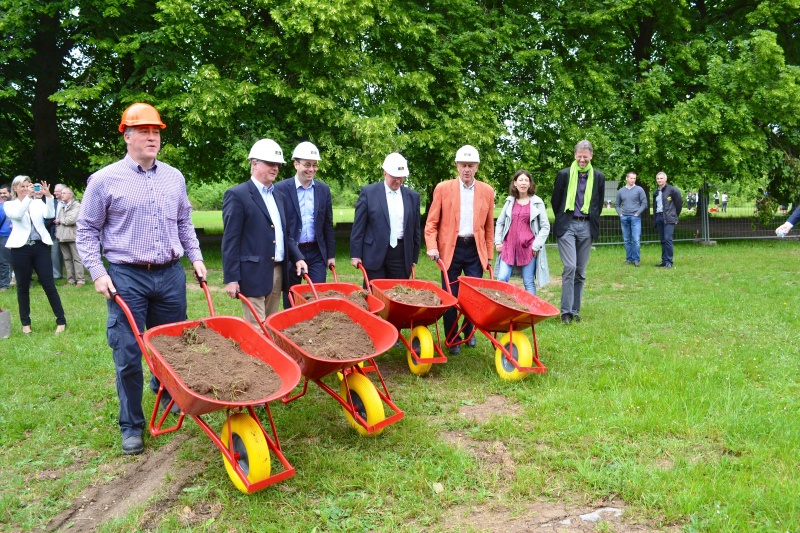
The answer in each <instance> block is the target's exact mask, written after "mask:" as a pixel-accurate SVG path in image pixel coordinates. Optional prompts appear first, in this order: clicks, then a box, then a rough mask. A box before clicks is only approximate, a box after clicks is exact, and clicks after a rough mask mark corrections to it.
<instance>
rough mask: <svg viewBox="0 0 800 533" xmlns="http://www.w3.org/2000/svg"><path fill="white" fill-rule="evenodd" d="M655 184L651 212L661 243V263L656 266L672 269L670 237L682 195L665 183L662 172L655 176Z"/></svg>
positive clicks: (679, 208) (676, 221)
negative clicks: (656, 185)
mask: <svg viewBox="0 0 800 533" xmlns="http://www.w3.org/2000/svg"><path fill="white" fill-rule="evenodd" d="M656 184H658V187H656V189H655V190H654V191H653V212H654V214H655V219H656V222H655V225H656V228H657V229H658V238H659V240H660V241H661V262H660V263H658V264H657V265H656V266H657V267H660V268H672V250H673V248H672V235H673V233H674V232H675V224H677V223H678V216H679V215H680V214H681V208H682V207H683V195H682V194H681V191H680V190H678V189H677V188H676V187H673V186H672V185H670V184H669V183H667V175H666V174H665V173H664V172H659V173H658V174H656Z"/></svg>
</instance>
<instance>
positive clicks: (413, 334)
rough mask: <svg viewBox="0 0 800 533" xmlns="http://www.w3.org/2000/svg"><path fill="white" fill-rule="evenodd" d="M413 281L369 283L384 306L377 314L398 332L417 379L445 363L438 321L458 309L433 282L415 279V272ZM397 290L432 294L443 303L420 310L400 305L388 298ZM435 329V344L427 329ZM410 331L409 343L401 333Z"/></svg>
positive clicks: (399, 280)
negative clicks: (432, 327)
mask: <svg viewBox="0 0 800 533" xmlns="http://www.w3.org/2000/svg"><path fill="white" fill-rule="evenodd" d="M411 276H412V279H374V280H371V281H370V287H372V293H373V294H374V295H375V297H376V298H378V299H379V300H380V301H381V302H382V303H383V306H384V307H383V310H381V311H380V312H379V313H378V316H380V317H381V318H382V319H384V320H386V321H387V322H389V323H390V324H392V325H393V326H394V327H395V328H397V333H398V335H399V337H400V340H401V341H402V342H403V344H404V345H405V347H406V359H407V360H408V368H409V370H411V373H412V374H416V375H418V376H421V375H424V374H427V373H428V372H430V370H431V367H432V366H433V364H434V363H446V362H447V357H445V355H444V353H443V352H442V349H441V348H440V344H441V338H440V337H439V324H438V320H439V318H440V317H441V316H442V315H443V314H444V313H445V311H447V310H448V309H449V308H450V307H452V306H454V305H456V302H457V300H456V298H455V296H453V295H452V294H450V293H449V292H447V291H444V290H443V289H442V288H441V287H439V286H437V285H436V284H435V283H433V282H431V281H425V280H420V279H414V278H415V277H414V270H413V267H412V271H411ZM397 287H405V288H407V289H411V290H415V291H419V290H426V291H431V292H433V293H434V294H436V296H438V297H439V299H440V300H441V301H442V302H441V304H440V305H433V306H419V305H413V304H407V303H403V302H398V301H397V300H393V299H392V298H390V297H389V293H390V292H392V291H393V290H394V289H396V288H397ZM431 324H435V325H436V342H434V341H433V336H432V335H431V332H430V330H429V329H428V326H429V325H431ZM405 328H408V329H409V330H410V333H409V337H408V339H406V338H405V337H404V336H403V334H402V332H401V331H400V330H401V329H405Z"/></svg>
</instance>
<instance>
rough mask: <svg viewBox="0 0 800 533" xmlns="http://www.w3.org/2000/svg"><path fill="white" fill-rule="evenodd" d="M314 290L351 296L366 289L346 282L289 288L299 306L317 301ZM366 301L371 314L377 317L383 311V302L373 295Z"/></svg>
mask: <svg viewBox="0 0 800 533" xmlns="http://www.w3.org/2000/svg"><path fill="white" fill-rule="evenodd" d="M314 290H316V291H317V294H319V293H321V292H325V291H336V292H341V293H342V294H344V295H345V296H350V295H351V294H353V293H354V292H356V291H361V290H364V289H363V288H362V287H359V286H358V285H356V284H355V283H344V282H332V283H315V284H314V286H313V287H312V286H311V285H304V284H301V285H293V286H292V287H290V288H289V292H290V293H291V294H292V296H293V297H294V301H295V303H297V305H300V304H304V303H307V302H311V301H313V300H315V299H316V298H314ZM366 301H367V306H368V307H369V312H370V313H373V314H376V315H377V314H378V313H380V312H381V311H382V310H383V302H381V301H380V300H379V299H378V298H376V297H374V296H373V295H371V294H369V293H367V297H366Z"/></svg>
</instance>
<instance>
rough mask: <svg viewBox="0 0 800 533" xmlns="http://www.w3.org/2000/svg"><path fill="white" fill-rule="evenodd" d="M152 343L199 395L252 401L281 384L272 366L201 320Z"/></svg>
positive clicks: (269, 393)
mask: <svg viewBox="0 0 800 533" xmlns="http://www.w3.org/2000/svg"><path fill="white" fill-rule="evenodd" d="M151 343H152V344H153V346H154V347H155V348H156V350H158V353H160V354H161V357H163V358H164V360H165V361H166V362H167V363H168V364H169V366H171V367H172V369H173V371H174V372H175V374H177V375H178V376H179V377H180V378H181V379H182V380H183V382H184V383H185V384H186V386H188V387H189V388H190V389H192V390H193V391H194V392H196V393H197V394H200V395H201V396H206V397H209V398H214V399H216V400H225V401H232V402H251V401H256V400H260V399H262V398H267V397H269V396H271V395H272V394H273V393H274V392H275V391H277V390H278V389H280V387H281V378H280V376H278V374H276V373H275V370H273V369H272V367H271V366H269V365H268V364H266V363H265V362H264V361H262V360H260V359H258V358H256V357H253V356H251V355H248V354H246V353H245V352H243V351H242V349H241V348H240V347H239V345H238V344H237V343H235V342H234V341H232V340H231V339H226V338H225V337H223V336H222V335H220V334H219V333H217V332H216V331H214V330H213V329H208V328H207V327H205V324H203V323H200V325H198V326H197V327H195V328H186V329H185V330H183V335H182V336H180V337H170V336H167V335H159V336H156V337H153V338H152V339H151Z"/></svg>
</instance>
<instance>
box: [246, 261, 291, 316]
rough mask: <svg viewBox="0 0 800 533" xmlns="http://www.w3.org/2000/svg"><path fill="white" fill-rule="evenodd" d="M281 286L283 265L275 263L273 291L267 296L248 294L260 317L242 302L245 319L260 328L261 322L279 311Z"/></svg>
mask: <svg viewBox="0 0 800 533" xmlns="http://www.w3.org/2000/svg"><path fill="white" fill-rule="evenodd" d="M281 287H283V265H282V264H279V265H275V269H274V270H273V273H272V292H271V293H269V294H267V295H266V296H247V299H248V300H250V303H251V304H253V307H255V309H256V313H258V319H256V317H254V316H253V313H251V312H250V308H249V307H247V304H246V303H244V302H242V314H243V315H244V319H245V320H247V321H248V322H250V323H251V324H253V325H254V326H256V327H257V328H260V327H261V326H259V325H258V324H259V322H263V321H264V320H265V319H266V318H267V317H268V316H270V315H272V314H274V313H277V312H278V310H279V309H280V304H281Z"/></svg>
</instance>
